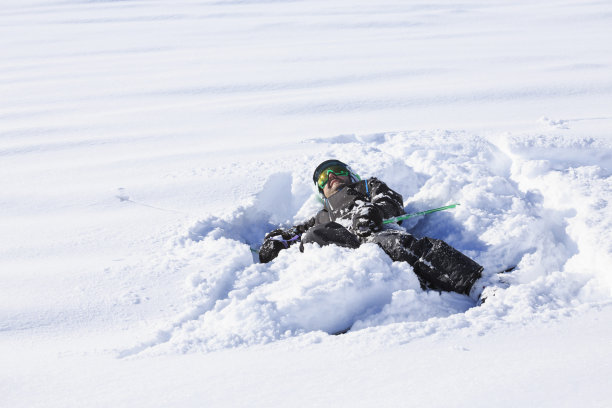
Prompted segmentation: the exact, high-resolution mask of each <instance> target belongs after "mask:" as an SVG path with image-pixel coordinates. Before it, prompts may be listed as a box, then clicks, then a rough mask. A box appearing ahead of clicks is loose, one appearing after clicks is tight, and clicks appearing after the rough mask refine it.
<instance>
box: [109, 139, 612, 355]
mask: <svg viewBox="0 0 612 408" xmlns="http://www.w3.org/2000/svg"><path fill="white" fill-rule="evenodd" d="M557 129H558V128H555V130H551V131H548V132H545V133H541V134H536V135H518V136H513V137H508V138H505V139H503V140H502V142H499V140H501V139H497V140H498V141H495V139H494V138H490V139H487V138H484V137H480V136H477V135H473V134H469V133H466V132H455V131H442V130H440V131H415V132H393V133H380V134H371V135H361V136H358V135H343V136H338V137H334V138H327V139H313V140H310V141H307V142H305V143H307V144H317V145H324V147H325V150H326V151H328V152H329V156H330V157H337V158H340V159H341V160H346V161H349V162H350V163H351V164H352V165H353V167H354V168H355V169H358V172H359V173H360V174H361V175H362V177H367V176H376V177H378V178H380V179H382V180H384V181H385V182H386V183H387V184H388V185H389V186H391V187H392V188H393V189H395V190H396V191H398V192H400V193H401V194H402V195H403V196H404V203H405V208H406V211H407V212H416V211H419V210H423V209H427V208H433V207H437V206H441V205H445V204H449V203H452V202H459V203H461V206H459V207H457V208H455V209H453V210H450V211H446V212H442V213H435V214H430V215H428V216H425V217H419V218H414V219H411V220H408V222H407V223H405V225H404V228H406V229H407V230H408V231H410V232H411V233H413V234H415V235H417V236H431V237H435V238H440V239H443V240H445V241H447V242H448V243H450V244H451V245H453V246H455V247H456V248H458V249H459V250H461V251H463V252H465V253H466V254H468V255H470V256H471V257H473V258H474V259H475V260H477V261H478V262H479V263H481V264H482V265H483V266H484V267H485V271H484V273H483V279H482V282H479V283H480V284H483V285H492V286H495V287H496V291H495V293H494V295H493V296H490V297H489V298H488V299H487V301H486V302H485V303H484V304H483V305H481V306H476V303H475V301H474V300H473V299H471V298H469V297H468V296H464V295H458V294H455V293H438V292H431V291H430V292H424V291H422V290H421V289H420V288H419V285H418V281H417V279H416V275H414V273H413V272H412V269H411V267H410V266H409V265H407V264H403V263H393V262H391V261H390V259H389V258H388V257H386V255H385V254H384V253H383V252H382V251H381V250H380V249H379V248H378V247H376V246H374V245H364V246H362V247H361V248H359V249H357V250H350V249H345V248H338V247H324V248H319V247H316V246H307V248H306V251H305V252H304V253H300V252H299V251H298V250H297V248H295V247H293V248H290V249H289V250H286V251H283V252H282V253H281V255H280V256H279V258H277V259H276V260H274V261H273V262H271V263H269V264H257V263H254V255H253V254H252V253H251V251H250V249H249V246H250V247H258V246H259V244H260V243H261V240H262V238H263V236H264V234H265V233H266V232H268V231H270V230H272V229H274V228H276V227H278V226H289V225H292V224H295V223H297V222H300V221H303V220H305V219H307V218H308V217H309V216H311V215H313V214H314V213H315V212H316V211H317V210H318V208H319V206H320V204H319V203H318V201H317V199H316V198H315V195H314V194H311V193H310V192H312V191H313V190H312V187H311V182H310V181H309V179H308V176H307V175H308V174H309V173H310V171H311V168H312V167H313V166H314V164H316V163H315V162H316V161H317V160H318V159H317V158H314V157H312V158H311V157H302V158H301V162H300V160H299V159H297V158H296V161H295V162H298V163H299V165H297V166H296V165H294V166H293V167H292V168H291V171H290V172H289V171H283V172H277V173H273V174H270V176H269V178H268V180H267V182H266V183H265V185H264V186H263V187H262V189H261V191H260V192H259V193H258V194H256V195H255V196H254V197H253V199H252V201H251V203H250V204H247V205H245V206H242V207H239V208H236V209H235V210H234V212H233V213H231V214H228V215H227V216H225V217H221V218H220V217H208V218H206V219H203V220H201V221H199V222H197V223H196V224H195V225H193V227H192V228H190V230H189V232H188V233H187V234H185V235H184V236H180V237H177V238H176V239H175V242H174V243H173V244H171V245H170V250H169V253H168V257H169V259H171V260H173V261H176V260H179V259H180V260H181V265H182V266H181V267H180V268H181V273H183V274H184V275H185V276H187V278H186V284H185V286H186V288H187V293H188V298H189V301H188V302H187V304H188V308H187V309H186V310H185V311H184V312H183V313H181V314H180V315H178V316H177V317H176V318H175V319H173V320H172V321H170V322H168V324H167V325H166V326H165V327H162V328H160V330H159V331H158V333H157V334H156V335H155V336H154V337H153V338H152V339H149V340H147V341H144V342H141V343H139V344H137V345H136V346H134V347H131V348H127V349H125V350H122V351H120V353H119V355H120V356H121V357H127V356H132V355H135V354H138V353H142V352H144V353H147V354H159V353H162V354H164V353H175V352H179V353H185V352H193V351H214V350H220V349H224V348H232V347H244V346H253V345H258V344H266V343H269V342H273V341H278V340H283V339H291V338H294V339H303V340H302V341H307V342H319V341H321V339H322V338H324V337H325V336H326V333H335V332H339V331H343V330H346V329H348V328H351V330H350V331H349V333H348V334H346V335H344V336H342V337H343V339H342V340H341V341H342V342H353V341H355V342H359V341H362V340H363V339H364V338H368V339H369V341H370V342H372V344H379V345H380V346H381V347H384V346H388V345H389V344H401V343H404V342H407V341H412V340H413V339H415V338H421V337H424V336H434V335H435V336H448V335H451V334H452V333H453V332H455V331H457V330H460V331H462V332H465V333H467V335H470V334H471V335H479V334H483V333H485V332H486V331H490V330H493V329H495V328H499V327H506V326H508V325H525V324H532V323H533V322H534V321H547V320H550V319H556V318H558V317H560V316H565V315H572V314H575V313H577V312H579V311H580V310H584V309H585V308H587V309H588V308H589V307H600V306H601V305H604V304H609V302H610V293H611V291H612V282H611V281H610V278H609V274H608V273H607V268H608V266H607V265H610V262H612V259H611V254H612V248H611V247H610V245H611V244H610V243H611V242H612V237H611V236H610V235H611V232H610V231H612V225H610V220H609V217H607V216H606V215H605V214H607V212H608V211H609V208H608V203H609V199H610V198H612V197H610V195H611V191H612V186H611V176H610V171H611V170H610V169H612V167H611V166H610V162H611V157H612V156H611V152H612V149H611V146H610V142H608V141H605V140H604V139H596V138H581V137H571V136H568V135H559V134H557V133H555V132H557V131H558V130H557ZM595 251H596V253H595ZM514 265H517V267H516V268H515V269H514V270H513V271H512V272H510V273H505V274H503V275H497V274H496V272H499V271H501V270H504V269H506V268H507V267H509V266H514ZM322 336H323V337H322Z"/></svg>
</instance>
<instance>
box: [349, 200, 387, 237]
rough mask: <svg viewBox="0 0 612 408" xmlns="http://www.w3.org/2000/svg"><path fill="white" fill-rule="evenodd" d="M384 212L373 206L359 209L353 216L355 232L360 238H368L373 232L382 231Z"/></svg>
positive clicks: (368, 205) (366, 205) (367, 205)
mask: <svg viewBox="0 0 612 408" xmlns="http://www.w3.org/2000/svg"><path fill="white" fill-rule="evenodd" d="M382 225H383V215H382V211H380V210H379V209H378V207H376V206H375V205H373V204H365V205H364V206H362V207H359V208H358V209H357V211H356V212H355V215H353V232H354V233H355V234H357V235H359V236H360V237H367V236H368V235H370V234H371V233H372V232H376V231H380V230H382Z"/></svg>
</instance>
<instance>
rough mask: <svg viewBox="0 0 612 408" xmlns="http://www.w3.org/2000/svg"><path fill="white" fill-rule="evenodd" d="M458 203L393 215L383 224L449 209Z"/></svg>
mask: <svg viewBox="0 0 612 408" xmlns="http://www.w3.org/2000/svg"><path fill="white" fill-rule="evenodd" d="M458 205H459V203H456V204H451V205H445V206H444V207H440V208H433V209H431V210H425V211H419V212H416V213H413V214H405V215H400V216H399V217H393V218H389V219H386V220H383V224H391V223H392V222H398V221H401V220H405V219H408V218H412V217H418V216H419V215H425V214H431V213H433V212H437V211H444V210H448V209H450V208H455V207H456V206H458Z"/></svg>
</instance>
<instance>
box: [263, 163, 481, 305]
mask: <svg viewBox="0 0 612 408" xmlns="http://www.w3.org/2000/svg"><path fill="white" fill-rule="evenodd" d="M312 179H313V181H314V183H315V185H316V186H317V189H318V192H319V194H320V196H321V199H322V200H323V209H321V210H320V211H319V212H318V213H317V214H316V215H315V216H314V217H312V218H311V219H310V220H308V221H307V222H305V223H303V224H299V225H296V226H294V227H292V228H289V229H276V230H274V231H272V232H270V233H268V234H266V236H265V239H264V242H263V244H262V246H261V248H260V250H259V260H260V261H261V262H263V263H266V262H270V261H271V260H273V259H274V258H276V257H277V256H278V254H279V252H280V251H281V250H283V249H285V248H288V247H289V246H291V245H293V244H295V243H297V242H300V250H301V251H303V250H304V244H307V243H317V244H319V245H321V246H324V245H329V244H334V245H339V246H342V247H348V248H357V247H359V246H360V245H361V244H363V243H368V242H371V243H375V244H377V245H379V246H380V247H381V248H382V249H383V251H385V253H386V254H387V255H389V257H390V258H391V259H393V260H394V261H405V262H408V263H409V264H410V265H412V268H413V270H414V272H415V273H416V275H417V276H418V278H419V281H420V283H421V287H422V288H423V289H434V290H443V291H453V292H458V293H462V294H466V295H467V294H469V292H470V289H471V287H472V285H473V284H474V282H475V281H476V280H477V279H478V278H480V276H481V272H482V269H483V268H482V267H481V266H480V265H479V264H477V263H476V262H474V261H473V260H472V259H470V258H468V257H467V256H465V255H464V254H462V253H461V252H459V251H457V250H456V249H454V248H452V247H451V246H449V245H448V244H447V243H445V242H444V241H441V240H439V239H434V238H427V237H425V238H421V239H417V238H415V237H414V236H413V235H411V234H409V233H407V232H406V231H404V230H399V229H393V227H387V228H386V229H383V220H384V219H386V218H391V217H397V216H400V215H403V214H405V212H404V202H403V198H402V196H401V195H400V194H398V193H397V192H395V191H393V190H391V189H390V188H389V187H387V185H386V184H385V183H383V182H382V181H380V180H378V179H377V178H375V177H372V178H369V179H367V180H361V179H360V177H359V176H358V175H357V174H356V173H355V172H354V171H353V170H351V168H350V167H349V166H348V165H346V164H345V163H343V162H341V161H339V160H326V161H324V162H323V163H321V164H319V165H318V166H317V168H316V169H315V171H314V174H313V176H312Z"/></svg>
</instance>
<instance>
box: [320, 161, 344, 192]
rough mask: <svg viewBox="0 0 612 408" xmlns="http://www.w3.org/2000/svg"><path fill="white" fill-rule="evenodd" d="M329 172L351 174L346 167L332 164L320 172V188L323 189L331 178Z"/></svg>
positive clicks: (338, 174)
mask: <svg viewBox="0 0 612 408" xmlns="http://www.w3.org/2000/svg"><path fill="white" fill-rule="evenodd" d="M329 173H334V174H335V175H336V176H348V175H349V174H350V172H349V171H348V169H347V168H346V167H342V166H330V167H328V168H326V169H325V170H323V171H322V172H321V174H319V179H318V180H317V185H318V186H319V188H321V189H322V188H323V187H325V185H326V184H327V181H328V180H329Z"/></svg>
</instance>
